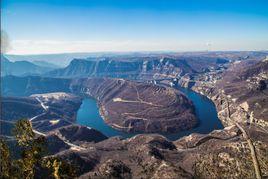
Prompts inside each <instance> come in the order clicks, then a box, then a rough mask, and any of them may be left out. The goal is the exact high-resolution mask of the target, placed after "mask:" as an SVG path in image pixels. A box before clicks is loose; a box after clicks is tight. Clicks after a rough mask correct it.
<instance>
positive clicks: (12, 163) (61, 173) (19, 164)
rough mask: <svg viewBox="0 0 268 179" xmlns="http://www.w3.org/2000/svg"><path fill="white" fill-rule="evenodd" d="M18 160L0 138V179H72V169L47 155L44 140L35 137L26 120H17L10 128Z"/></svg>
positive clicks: (67, 164)
mask: <svg viewBox="0 0 268 179" xmlns="http://www.w3.org/2000/svg"><path fill="white" fill-rule="evenodd" d="M13 134H14V136H15V140H16V145H17V146H16V147H17V148H18V149H19V150H18V151H19V152H20V155H19V157H15V156H13V155H12V152H11V150H10V148H9V146H8V145H7V142H6V141H5V140H3V139H0V152H1V157H0V164H1V168H0V170H1V172H0V178H1V179H5V178H14V179H16V178H18V179H21V178H26V179H31V178H56V179H59V178H73V177H75V176H76V171H75V168H74V167H73V166H72V165H70V164H69V163H68V162H66V161H64V160H62V159H60V158H58V157H54V156H49V157H45V156H46V154H47V148H46V146H47V145H46V144H47V141H46V138H45V137H44V136H36V135H35V133H34V132H33V129H32V125H31V123H30V122H29V121H28V120H25V119H22V120H19V121H18V122H17V123H16V124H15V127H14V128H13Z"/></svg>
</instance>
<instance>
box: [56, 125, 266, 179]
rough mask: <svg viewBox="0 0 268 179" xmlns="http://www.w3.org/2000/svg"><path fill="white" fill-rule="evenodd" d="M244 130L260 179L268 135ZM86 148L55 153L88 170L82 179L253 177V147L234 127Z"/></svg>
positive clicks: (114, 141) (254, 128) (110, 141)
mask: <svg viewBox="0 0 268 179" xmlns="http://www.w3.org/2000/svg"><path fill="white" fill-rule="evenodd" d="M243 127H244V128H245V130H246V132H247V133H248V134H249V135H250V136H251V140H252V142H253V144H254V146H255V148H256V151H257V157H258V159H259V161H260V163H259V164H260V168H261V173H262V176H267V174H268V168H267V165H266V164H267V162H268V161H267V159H268V156H267V153H268V151H267V147H268V146H267V144H268V141H267V137H268V136H267V133H264V132H262V131H261V130H260V128H258V127H257V126H252V127H251V128H248V127H246V126H243ZM137 146H138V147H137ZM83 147H84V148H85V150H81V151H76V150H72V149H68V150H65V151H63V152H60V153H58V154H56V155H57V156H59V157H63V158H67V159H70V160H69V161H70V162H71V163H72V164H74V165H78V166H88V167H87V168H83V170H80V171H79V175H81V176H80V178H101V177H104V178H105V177H106V178H107V177H108V178H109V177H110V178H170V179H173V178H221V177H224V178H241V177H243V178H255V173H254V167H253V162H252V159H251V155H250V150H249V146H248V145H247V144H246V142H245V139H244V138H243V137H242V134H241V131H240V130H239V129H238V128H237V127H236V126H230V127H228V128H225V129H224V130H217V131H213V132H212V133H210V134H206V135H201V134H192V135H190V136H187V137H184V138H182V139H179V140H177V141H174V142H171V141H168V140H167V139H166V138H164V137H163V136H160V135H148V134H147V135H137V136H134V137H132V138H129V139H124V140H122V139H120V138H118V137H114V138H110V139H107V140H104V141H101V142H99V143H95V144H92V143H91V144H87V145H83ZM82 164H83V165H82Z"/></svg>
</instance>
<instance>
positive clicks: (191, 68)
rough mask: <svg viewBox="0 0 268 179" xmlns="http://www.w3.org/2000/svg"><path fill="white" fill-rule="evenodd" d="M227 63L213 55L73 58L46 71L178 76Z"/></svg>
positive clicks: (68, 74)
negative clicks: (58, 66) (64, 64)
mask: <svg viewBox="0 0 268 179" xmlns="http://www.w3.org/2000/svg"><path fill="white" fill-rule="evenodd" d="M226 62H228V61H227V60H225V59H223V58H212V57H203V58H202V57H197V56H184V57H176V56H173V57H136V58H135V57H127V58H126V59H124V58H123V59H122V58H108V57H107V58H104V59H94V60H92V59H84V60H83V59H74V60H73V61H72V62H71V63H70V64H69V65H68V66H67V67H66V68H63V69H59V70H54V71H51V72H49V73H47V74H46V75H47V76H51V77H69V78H70V77H113V78H126V79H143V80H144V79H162V78H168V77H169V78H178V77H181V76H183V75H185V74H195V73H198V72H202V71H205V70H206V69H207V68H209V67H217V66H218V65H220V64H224V63H226Z"/></svg>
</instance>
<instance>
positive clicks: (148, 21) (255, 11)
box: [1, 0, 268, 54]
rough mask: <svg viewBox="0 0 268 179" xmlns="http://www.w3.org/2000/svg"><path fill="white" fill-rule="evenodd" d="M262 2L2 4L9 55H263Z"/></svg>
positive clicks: (266, 39)
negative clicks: (208, 52)
mask: <svg viewBox="0 0 268 179" xmlns="http://www.w3.org/2000/svg"><path fill="white" fill-rule="evenodd" d="M267 7H268V1H267V0H254V1H253V0H222V1H216V0H202V1H201V0H181V1H179V0H143V1H142V0H103V1H102V0H2V9H1V10H2V12H3V13H2V17H1V18H2V19H1V25H2V29H4V30H5V31H6V32H7V33H8V35H9V38H10V40H11V47H12V48H11V49H10V51H9V52H8V53H10V54H40V53H62V52H96V51H200V50H207V49H210V50H267V49H268V10H267Z"/></svg>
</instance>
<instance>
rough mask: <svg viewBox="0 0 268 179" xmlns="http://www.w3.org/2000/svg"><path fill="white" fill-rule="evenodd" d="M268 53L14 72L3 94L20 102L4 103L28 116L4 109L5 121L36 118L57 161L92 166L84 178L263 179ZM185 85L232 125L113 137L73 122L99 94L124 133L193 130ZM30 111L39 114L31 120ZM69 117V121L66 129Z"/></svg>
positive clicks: (78, 63)
mask: <svg viewBox="0 0 268 179" xmlns="http://www.w3.org/2000/svg"><path fill="white" fill-rule="evenodd" d="M267 55H268V54H267V53H265V52H218V53H217V52H215V53H200V54H199V53H195V54H192V53H190V54H183V55H180V56H176V55H175V56H174V55H169V56H165V57H163V56H149V57H136V58H135V57H131V58H130V57H127V58H126V57H118V58H116V57H113V58H107V59H103V60H98V59H85V60H82V59H76V60H73V61H72V62H71V63H70V65H69V66H67V67H66V68H62V69H59V70H54V71H51V72H48V73H45V74H44V76H41V77H33V76H32V77H29V76H28V77H14V76H6V77H4V78H2V84H3V85H2V93H3V95H5V96H13V97H5V98H3V99H4V100H3V102H4V103H5V104H4V105H3V106H8V104H9V105H10V104H12V105H11V106H13V105H14V104H16V105H18V106H20V105H24V104H25V106H24V107H25V109H26V110H21V111H18V112H15V113H10V112H9V113H5V115H6V117H5V119H2V117H1V123H2V121H8V120H12V119H14V116H26V117H27V118H29V119H32V118H34V117H36V118H34V119H32V121H33V122H37V123H36V124H34V123H33V127H34V129H35V130H37V131H38V132H39V134H38V135H45V136H46V138H47V139H48V141H49V145H50V146H51V147H49V148H50V155H55V156H58V157H61V158H63V159H67V160H68V161H69V162H70V163H72V164H73V165H77V166H83V167H80V168H79V171H78V173H79V177H80V178H196V177H197V178H255V177H256V173H261V176H263V177H267V176H268V168H267V166H268V165H267V162H268V156H267V154H268V151H267V147H268V146H267V145H268V141H267V135H268V132H267V127H268V125H267V121H268V119H267V116H268V115H267V99H268V97H267V92H268V91H267V84H268V80H267V79H268V76H267V71H268V69H267V57H266V56H267ZM135 59H136V60H135ZM132 62H133V63H132ZM52 77H57V78H56V80H55V78H52ZM118 78H119V79H118ZM122 78H124V79H122ZM130 79H131V80H132V81H129V80H130ZM11 82H12V83H11ZM177 85H179V86H183V87H187V88H190V89H191V90H193V91H195V92H197V93H200V94H202V95H204V96H207V97H208V98H210V99H211V100H212V101H213V102H214V104H215V106H216V108H217V112H218V117H219V119H220V120H221V122H222V124H223V125H224V126H225V128H224V129H221V130H215V131H213V132H210V133H208V134H197V133H194V134H191V135H189V136H185V137H183V138H180V139H178V140H175V141H170V140H168V139H166V138H165V137H163V136H162V135H159V134H139V135H135V136H134V137H131V138H127V139H122V138H120V137H111V138H109V139H107V137H105V136H104V135H103V134H101V133H100V132H98V131H96V130H94V129H91V128H87V127H83V126H80V125H77V124H72V123H73V122H74V116H75V115H76V114H75V112H74V111H77V109H78V107H79V106H80V105H81V99H82V98H83V97H94V98H95V99H96V100H97V101H98V102H99V107H100V112H101V114H102V116H103V118H104V120H105V122H106V123H107V124H109V125H111V126H112V125H114V124H115V126H113V127H115V128H116V129H119V130H123V131H126V132H137V131H145V132H159V131H160V132H168V131H170V132H173V131H178V130H185V129H189V128H193V127H195V126H196V125H197V122H198V120H197V119H196V117H195V116H194V106H193V104H192V102H191V101H189V100H188V99H187V98H186V97H185V95H183V94H182V93H181V92H179V91H178V90H175V89H174V88H173V87H174V86H177ZM59 92H60V93H59ZM43 93H49V94H43ZM74 94H75V95H74ZM14 96H17V97H14ZM18 96H20V97H18ZM26 96H27V97H26ZM36 98H38V99H39V100H37V99H36ZM40 101H41V102H40ZM63 104H64V105H63ZM19 108H20V107H19ZM151 108H152V109H151ZM28 109H31V110H32V111H31V112H29V113H28V114H27V113H26V114H24V113H25V112H26V111H28ZM46 109H47V110H48V111H50V110H51V114H46V115H55V114H60V116H55V117H53V118H52V117H48V118H47V119H46V120H45V121H43V119H42V120H40V121H39V119H41V118H42V117H41V116H42V115H41V116H38V115H40V114H42V113H47V111H46ZM147 109H148V111H147ZM144 110H145V111H146V112H144V113H140V112H141V111H144ZM4 111H5V110H4ZM12 111H13V110H12ZM66 112H67V113H66ZM124 113H127V115H126V116H121V115H122V114H124ZM129 113H134V114H135V115H134V116H132V115H129ZM5 115H4V116H5ZM1 116H2V115H1ZM39 117H40V118H39ZM148 118H149V119H148ZM119 119H120V120H119ZM122 119H124V120H122ZM133 119H134V120H133ZM144 119H148V120H144ZM64 121H66V122H69V123H68V124H66V125H60V126H58V127H57V124H60V123H61V122H64ZM156 121H157V124H155V123H154V122H156ZM159 121H160V122H159ZM182 121H186V123H184V122H182ZM39 122H41V123H39ZM42 122H43V123H42ZM6 123H8V122H6ZM10 124H11V123H8V124H7V125H10ZM47 124H49V125H47ZM117 125H118V126H120V127H118V126H117ZM44 126H48V127H44ZM52 126H53V127H55V128H53V127H52ZM130 126H131V128H129V127H130ZM122 127H124V128H122ZM85 136H87V137H85ZM93 136H94V137H93ZM10 137H12V136H10ZM52 139H53V140H52ZM94 139H95V140H94ZM137 146H138V147H137ZM252 146H253V148H252ZM55 149H57V150H55ZM253 154H254V155H253ZM254 156H255V158H254ZM256 161H257V164H256Z"/></svg>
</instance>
